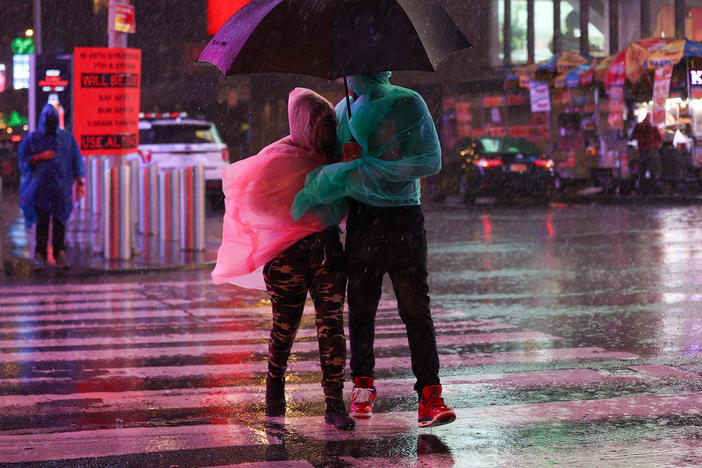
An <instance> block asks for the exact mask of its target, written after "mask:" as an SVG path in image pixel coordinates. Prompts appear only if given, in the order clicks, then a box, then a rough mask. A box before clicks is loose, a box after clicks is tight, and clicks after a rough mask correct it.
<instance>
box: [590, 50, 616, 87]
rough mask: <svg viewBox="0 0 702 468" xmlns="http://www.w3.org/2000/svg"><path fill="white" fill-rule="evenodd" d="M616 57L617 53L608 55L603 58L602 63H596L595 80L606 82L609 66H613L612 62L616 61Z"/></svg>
mask: <svg viewBox="0 0 702 468" xmlns="http://www.w3.org/2000/svg"><path fill="white" fill-rule="evenodd" d="M614 57H616V54H615V55H608V56H607V57H605V58H603V59H602V60H601V61H600V63H598V64H597V65H595V81H599V82H600V83H604V81H605V77H606V76H607V72H608V71H609V67H611V66H612V62H613V61H614Z"/></svg>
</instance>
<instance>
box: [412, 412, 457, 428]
mask: <svg viewBox="0 0 702 468" xmlns="http://www.w3.org/2000/svg"><path fill="white" fill-rule="evenodd" d="M455 420H456V413H454V412H453V411H451V410H448V411H443V412H441V413H439V414H437V415H435V416H434V418H433V419H431V420H429V421H419V427H437V426H443V425H444V424H450V423H452V422H454V421H455Z"/></svg>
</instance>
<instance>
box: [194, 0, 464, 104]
mask: <svg viewBox="0 0 702 468" xmlns="http://www.w3.org/2000/svg"><path fill="white" fill-rule="evenodd" d="M467 47H470V43H469V42H468V40H467V39H466V37H465V36H464V35H463V33H462V32H461V31H460V30H459V29H458V27H457V26H456V24H455V23H454V22H453V20H452V19H451V18H450V17H449V16H448V15H447V14H446V12H445V11H444V9H443V8H442V7H441V6H440V5H439V4H438V3H436V1H435V0H251V2H249V3H248V4H247V5H245V6H244V7H243V8H241V9H240V10H239V11H238V12H236V13H235V14H234V15H233V16H232V17H231V18H229V21H227V23H226V24H225V25H224V26H222V28H221V29H220V30H219V31H218V32H217V33H216V34H215V35H214V37H213V38H212V40H211V41H210V42H209V44H207V46H206V47H205V49H204V50H203V52H202V54H201V55H200V57H199V59H198V61H200V62H209V63H212V64H214V65H215V66H216V67H217V68H219V69H220V70H221V71H222V73H224V74H225V75H236V74H244V73H293V74H300V75H310V76H316V77H319V78H326V79H328V80H333V79H336V78H340V77H344V79H345V78H346V77H347V76H349V75H355V74H359V73H373V72H379V71H385V70H427V71H434V70H435V69H436V66H437V65H438V64H439V62H440V61H441V60H442V59H443V58H444V57H446V56H447V55H448V54H450V53H451V52H454V51H456V50H460V49H465V48H467ZM346 94H347V99H348V89H347V93H346ZM347 107H348V109H349V112H350V109H351V107H350V106H347Z"/></svg>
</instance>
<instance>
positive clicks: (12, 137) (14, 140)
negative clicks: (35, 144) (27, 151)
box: [10, 135, 22, 143]
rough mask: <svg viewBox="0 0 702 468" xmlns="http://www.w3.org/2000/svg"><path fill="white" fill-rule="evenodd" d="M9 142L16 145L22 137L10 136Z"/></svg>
mask: <svg viewBox="0 0 702 468" xmlns="http://www.w3.org/2000/svg"><path fill="white" fill-rule="evenodd" d="M10 141H11V142H12V143H17V142H18V141H22V137H21V136H19V135H12V136H11V137H10Z"/></svg>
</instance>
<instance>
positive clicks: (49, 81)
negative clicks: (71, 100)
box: [39, 75, 68, 91]
mask: <svg viewBox="0 0 702 468" xmlns="http://www.w3.org/2000/svg"><path fill="white" fill-rule="evenodd" d="M39 86H41V87H42V88H50V89H45V90H44V91H56V90H57V88H65V87H66V86H68V81H66V80H62V79H61V77H60V76H58V75H54V76H49V75H46V77H45V78H44V79H43V80H41V81H40V82H39ZM59 91H62V90H59Z"/></svg>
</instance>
